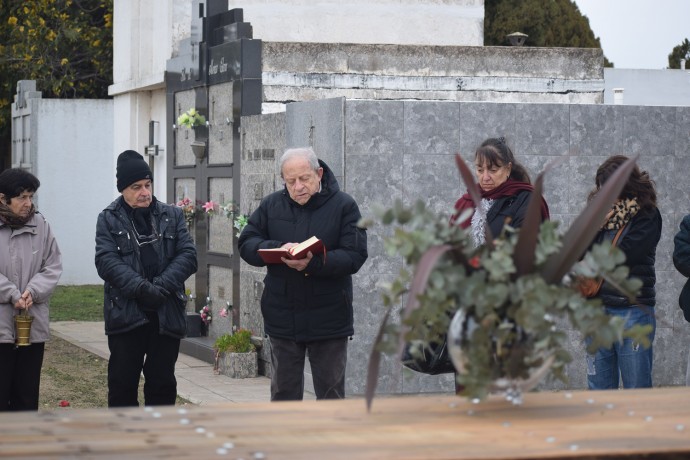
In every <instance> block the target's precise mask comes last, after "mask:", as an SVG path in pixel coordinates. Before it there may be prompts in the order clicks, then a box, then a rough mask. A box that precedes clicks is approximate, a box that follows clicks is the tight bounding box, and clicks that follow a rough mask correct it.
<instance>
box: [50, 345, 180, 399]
mask: <svg viewBox="0 0 690 460" xmlns="http://www.w3.org/2000/svg"><path fill="white" fill-rule="evenodd" d="M107 379H108V361H107V360H105V359H103V358H101V357H100V356H97V355H94V354H93V353H91V352H88V351H86V350H84V349H83V348H79V347H77V346H76V345H72V344H71V343H69V342H67V341H66V340H62V339H60V338H58V337H56V336H55V335H53V336H52V337H51V338H50V341H49V342H47V343H46V346H45V355H44V357H43V369H42V371H41V388H40V392H39V402H38V404H39V409H49V410H55V409H59V410H62V409H63V408H64V409H67V410H69V409H70V408H72V409H86V408H106V407H108V380H107ZM143 385H144V379H143V377H142V379H141V384H140V386H139V403H140V404H142V405H143V401H144V396H143V392H142V389H143ZM187 404H190V403H189V402H188V401H186V400H183V399H181V398H179V397H178V398H177V405H187Z"/></svg>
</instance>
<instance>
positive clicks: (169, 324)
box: [96, 197, 197, 338]
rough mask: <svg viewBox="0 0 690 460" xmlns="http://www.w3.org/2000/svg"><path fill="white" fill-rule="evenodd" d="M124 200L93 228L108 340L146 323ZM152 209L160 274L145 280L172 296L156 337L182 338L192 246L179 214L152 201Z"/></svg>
mask: <svg viewBox="0 0 690 460" xmlns="http://www.w3.org/2000/svg"><path fill="white" fill-rule="evenodd" d="M122 200H123V198H122V197H119V198H118V199H116V200H115V201H113V202H112V203H111V204H110V205H109V206H108V207H107V208H105V209H104V210H103V211H102V212H101V213H100V214H99V215H98V222H97V224H96V269H97V270H98V275H99V276H100V277H101V278H102V279H103V280H104V281H105V285H104V290H103V316H104V319H105V333H106V334H107V335H111V334H120V333H123V332H127V331H130V330H132V329H134V328H136V327H138V326H141V325H142V324H145V323H146V322H148V319H146V314H145V313H144V312H143V311H142V309H141V308H139V306H138V305H137V301H136V298H135V296H136V292H137V288H138V287H139V285H140V284H141V283H142V282H144V281H145V278H144V276H143V267H142V264H141V259H140V250H139V246H138V244H137V242H136V239H135V237H134V229H133V224H132V221H131V219H130V218H129V216H128V215H127V212H126V210H125V208H124V206H123V204H122ZM151 206H152V209H151V215H152V217H153V222H154V226H155V229H156V231H157V232H158V234H159V235H160V236H161V238H160V241H159V242H157V243H155V244H154V248H155V251H156V254H157V255H158V265H159V267H160V268H159V273H158V275H157V276H155V277H153V279H151V280H149V281H151V282H153V283H154V284H157V285H160V286H162V287H163V288H165V289H166V290H167V291H168V292H170V295H169V296H168V297H167V299H166V301H165V302H164V303H163V305H161V306H160V307H159V308H158V310H157V313H158V320H159V324H160V333H161V334H165V335H169V336H172V337H175V338H182V337H184V336H185V333H186V328H187V325H186V313H185V306H186V302H187V296H186V294H185V288H184V282H185V280H186V279H187V278H189V277H190V276H191V275H192V274H194V273H195V272H196V270H197V259H196V247H195V246H194V242H193V241H192V238H191V236H190V234H189V231H188V230H187V225H186V223H185V220H184V216H183V214H182V210H181V209H179V208H177V207H175V206H171V205H168V204H164V203H161V202H160V201H158V200H156V199H155V198H154V202H153V203H152V204H151Z"/></svg>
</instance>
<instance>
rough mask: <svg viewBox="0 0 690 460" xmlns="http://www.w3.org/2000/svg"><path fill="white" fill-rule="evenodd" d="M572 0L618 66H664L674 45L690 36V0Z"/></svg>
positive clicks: (633, 67) (652, 67)
mask: <svg viewBox="0 0 690 460" xmlns="http://www.w3.org/2000/svg"><path fill="white" fill-rule="evenodd" d="M574 2H575V4H576V5H577V7H578V8H579V9H580V12H581V13H582V14H583V15H584V16H587V18H588V19H589V26H590V27H591V28H592V31H593V32H594V35H595V36H596V37H599V41H600V42H601V47H602V49H603V50H604V55H605V56H606V58H607V59H608V60H609V61H612V62H613V64H614V66H615V68H617V69H665V68H667V67H668V55H669V54H671V51H673V47H674V46H677V45H680V44H681V43H682V42H683V40H684V39H686V38H687V39H688V40H690V22H688V18H690V0H574ZM686 68H688V69H690V63H688V64H687V67H686Z"/></svg>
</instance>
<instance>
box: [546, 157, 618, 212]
mask: <svg viewBox="0 0 690 460" xmlns="http://www.w3.org/2000/svg"><path fill="white" fill-rule="evenodd" d="M606 158H608V157H607V156H599V155H593V156H588V155H578V156H577V157H572V158H570V159H568V161H567V162H566V163H564V164H563V165H561V166H560V167H558V169H557V170H556V175H557V178H558V180H560V181H561V184H563V185H565V186H566V187H568V189H569V194H568V204H567V212H568V213H572V214H575V215H578V214H580V212H582V210H583V209H584V208H585V206H586V205H587V197H588V196H589V194H590V192H591V191H592V190H594V188H595V182H594V177H595V176H596V172H597V168H598V167H599V165H601V163H603V162H604V160H606ZM565 178H567V179H565Z"/></svg>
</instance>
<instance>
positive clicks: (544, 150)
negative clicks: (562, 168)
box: [508, 104, 570, 158]
mask: <svg viewBox="0 0 690 460" xmlns="http://www.w3.org/2000/svg"><path fill="white" fill-rule="evenodd" d="M569 119H570V110H569V107H568V106H567V105H563V104H516V111H515V133H516V135H515V140H514V141H513V142H512V143H510V139H508V141H509V144H510V145H512V147H513V153H514V154H515V156H516V158H521V157H522V156H523V155H552V156H560V155H563V154H565V153H566V152H568V149H569V147H570V142H569V139H570V136H569V133H568V130H569V126H570V123H569Z"/></svg>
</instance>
